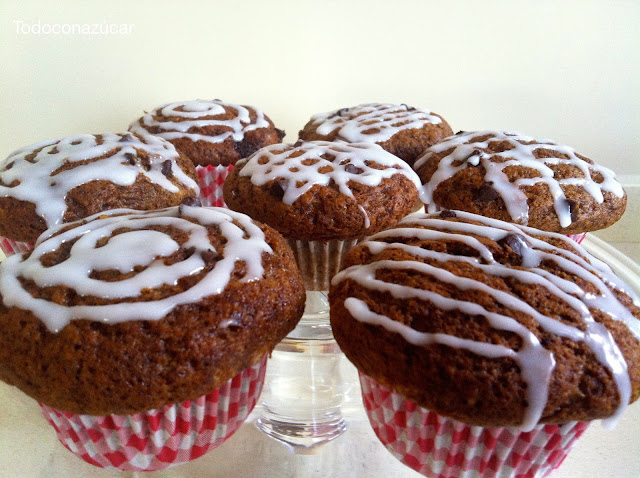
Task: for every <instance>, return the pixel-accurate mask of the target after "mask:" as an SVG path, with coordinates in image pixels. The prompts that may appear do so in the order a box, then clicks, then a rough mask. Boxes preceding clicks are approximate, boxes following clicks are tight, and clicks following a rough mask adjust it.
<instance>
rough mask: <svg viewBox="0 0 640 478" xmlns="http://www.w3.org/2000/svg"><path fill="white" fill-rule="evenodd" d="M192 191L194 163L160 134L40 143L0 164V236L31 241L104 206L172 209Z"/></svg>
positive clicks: (194, 186)
mask: <svg viewBox="0 0 640 478" xmlns="http://www.w3.org/2000/svg"><path fill="white" fill-rule="evenodd" d="M198 193H199V190H198V185H197V183H196V172H195V168H194V166H193V164H192V163H191V162H190V161H189V159H187V157H186V156H184V155H182V154H180V153H178V152H177V151H176V149H175V148H174V147H173V145H172V144H171V143H169V142H168V141H165V140H163V139H161V138H157V137H155V136H150V135H145V136H140V135H137V134H131V133H125V134H115V133H104V134H96V135H93V134H83V135H77V136H70V137H66V138H62V139H56V140H51V141H43V142H41V143H37V144H34V145H31V146H28V147H25V148H22V149H20V150H18V151H15V152H14V153H12V154H11V155H9V157H8V158H7V159H5V160H4V162H2V164H1V165H0V235H3V236H5V237H7V238H8V239H11V240H12V241H22V242H26V243H32V242H34V241H35V240H36V239H37V238H38V236H39V235H40V234H42V233H43V232H44V231H45V230H46V229H47V228H49V227H52V226H55V225H58V224H61V223H65V222H71V221H75V220H77V219H80V218H83V217H87V216H90V215H92V214H95V213H98V212H101V211H105V210H108V209H116V208H131V209H140V210H148V209H158V208H164V207H168V206H175V205H178V204H180V203H181V202H182V201H184V200H185V199H188V198H195V197H196V196H197V195H198Z"/></svg>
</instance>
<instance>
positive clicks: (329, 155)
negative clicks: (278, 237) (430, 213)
mask: <svg viewBox="0 0 640 478" xmlns="http://www.w3.org/2000/svg"><path fill="white" fill-rule="evenodd" d="M305 163H306V164H305ZM369 163H376V164H377V165H379V166H384V168H383V169H377V168H374V167H371V166H369ZM237 166H238V167H239V168H240V169H239V171H240V172H239V175H240V176H249V177H250V179H251V183H252V184H254V185H256V186H262V185H264V184H266V183H268V182H269V181H274V180H277V181H279V184H280V185H281V187H282V190H283V191H284V196H283V197H282V202H283V203H285V204H287V205H291V204H293V203H294V202H295V201H296V200H297V199H298V198H299V197H300V196H302V195H303V194H304V193H306V192H307V191H309V190H310V189H311V188H312V187H313V186H315V185H320V186H328V185H329V184H330V183H332V182H333V183H334V184H335V185H336V186H337V187H338V190H339V191H340V192H341V193H342V194H344V195H346V196H348V197H350V198H352V199H355V196H354V195H353V192H352V191H351V188H350V187H349V182H350V181H353V182H356V183H360V184H364V185H366V186H370V187H374V186H378V185H379V184H380V183H381V182H382V180H383V179H385V178H390V177H392V176H394V175H396V174H402V175H403V176H405V177H406V178H408V179H409V180H410V181H411V182H412V183H413V184H415V186H416V188H419V187H420V178H419V177H418V175H417V174H416V173H415V172H414V171H413V170H412V169H411V168H410V167H409V165H407V164H406V163H405V162H404V161H402V160H401V159H399V158H398V157H397V156H394V155H393V154H391V153H388V152H387V151H385V150H384V149H382V148H381V147H380V146H378V145H376V144H371V143H352V144H347V143H333V142H328V141H305V142H299V143H296V144H293V145H291V144H274V145H270V146H267V147H265V148H262V149H261V150H259V151H258V152H256V153H255V154H254V155H252V156H251V157H249V158H248V159H246V160H240V161H239V162H238V164H237ZM320 170H322V172H321V171H320ZM358 207H359V208H360V211H362V214H363V216H364V222H365V227H366V228H369V226H370V224H371V222H370V220H369V215H368V214H367V211H366V210H365V209H364V207H362V205H359V206H358Z"/></svg>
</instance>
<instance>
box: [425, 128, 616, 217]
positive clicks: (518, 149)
mask: <svg viewBox="0 0 640 478" xmlns="http://www.w3.org/2000/svg"><path fill="white" fill-rule="evenodd" d="M481 136H490V137H489V138H488V139H485V140H484V141H475V142H470V141H471V140H472V139H473V138H476V137H481ZM493 142H506V143H508V144H509V145H511V146H512V148H511V149H508V150H505V151H502V152H498V153H491V152H486V151H483V150H482V148H487V147H488V146H489V143H493ZM523 143H531V144H523ZM451 148H454V149H453V151H452V152H451V153H449V154H448V155H447V156H445V157H443V158H442V159H441V160H440V161H439V163H438V168H437V170H436V172H435V173H434V174H433V176H432V177H431V179H430V180H429V181H428V182H427V183H426V184H425V185H424V186H423V188H422V190H421V199H422V201H423V202H424V203H425V204H426V205H427V208H428V209H427V210H428V211H429V212H435V211H436V210H437V208H438V205H437V204H435V203H434V202H433V193H434V192H435V190H436V189H437V188H438V186H439V185H440V183H442V182H443V181H446V180H447V179H449V178H450V177H452V176H453V175H454V174H456V173H457V172H458V171H460V170H462V169H465V168H470V167H477V166H478V165H482V166H483V167H484V169H485V181H486V183H488V184H490V185H491V186H492V187H493V188H494V189H495V190H496V191H497V193H498V194H499V195H500V196H501V197H502V199H503V200H504V203H505V206H506V208H507V211H508V212H509V214H510V216H511V218H512V219H513V221H514V222H516V223H519V224H524V225H526V224H527V223H528V221H529V207H528V204H527V196H526V194H525V193H524V192H523V191H522V189H521V188H522V187H524V186H532V185H534V184H537V183H545V184H546V185H547V186H548V187H549V190H550V192H551V194H552V196H553V199H554V209H555V211H556V214H557V216H558V219H559V221H560V225H561V226H562V227H567V226H569V225H570V224H571V222H572V219H571V209H570V204H569V202H568V201H567V197H566V196H565V193H564V191H563V189H562V186H569V185H571V186H578V187H581V188H583V189H584V190H585V191H586V192H587V193H589V194H590V195H591V196H592V197H593V198H594V199H595V200H596V202H597V203H602V202H603V201H604V196H603V191H608V192H610V193H612V194H613V195H614V196H616V197H619V198H621V197H623V196H624V190H623V189H622V186H620V183H618V182H617V181H616V179H615V174H614V173H613V171H611V170H610V169H608V168H606V167H604V166H599V165H596V164H590V163H588V162H587V161H584V160H583V159H580V158H579V157H578V156H577V155H576V152H575V150H574V149H573V148H570V147H569V146H564V145H558V144H556V143H554V142H553V141H551V140H547V139H543V140H538V139H535V138H531V137H529V136H525V135H522V134H520V133H516V132H507V131H494V130H488V131H479V132H470V133H464V134H459V135H455V136H451V137H450V138H449V139H446V140H445V141H443V142H441V143H438V144H435V145H433V146H432V147H430V148H429V149H428V150H427V152H426V153H425V154H424V155H423V156H422V157H421V158H420V159H418V160H417V161H416V163H415V165H414V169H416V170H418V169H419V168H420V167H421V166H422V165H423V164H425V163H426V162H427V161H428V160H429V158H430V157H431V156H432V155H434V154H437V153H441V152H443V151H446V150H448V149H451ZM536 149H545V150H546V151H555V152H556V153H559V154H563V155H566V156H568V157H569V158H568V159H564V158H560V157H558V156H556V157H550V158H543V159H537V158H536V157H535V156H534V155H533V152H534V151H535V150H536ZM507 158H508V159H507ZM456 163H457V164H456ZM559 164H565V165H571V166H573V167H575V168H578V169H579V170H580V172H581V173H582V175H583V177H575V178H566V179H556V178H555V177H554V171H553V169H552V168H551V167H550V166H554V165H559ZM509 166H525V167H527V168H532V169H535V170H536V171H537V172H538V173H539V176H538V177H531V178H525V177H523V178H519V179H516V180H515V181H513V182H511V181H510V180H509V178H508V177H507V175H506V174H505V172H504V170H505V168H507V167H509ZM594 173H600V174H601V175H602V177H603V178H604V180H603V181H602V182H601V183H597V182H595V181H594V180H593V178H592V175H593V174H594Z"/></svg>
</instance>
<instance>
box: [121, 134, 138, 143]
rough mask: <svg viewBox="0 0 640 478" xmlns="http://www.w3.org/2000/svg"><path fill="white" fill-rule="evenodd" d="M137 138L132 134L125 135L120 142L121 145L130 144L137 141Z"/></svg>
mask: <svg viewBox="0 0 640 478" xmlns="http://www.w3.org/2000/svg"><path fill="white" fill-rule="evenodd" d="M135 139H136V137H135V136H134V135H132V134H131V133H125V134H123V135H122V137H121V138H120V140H119V142H120V143H128V142H131V141H135Z"/></svg>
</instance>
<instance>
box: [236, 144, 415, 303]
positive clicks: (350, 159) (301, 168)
mask: <svg viewBox="0 0 640 478" xmlns="http://www.w3.org/2000/svg"><path fill="white" fill-rule="evenodd" d="M418 186H419V180H418V177H417V175H416V174H415V173H414V172H413V171H412V170H411V168H410V167H409V166H408V165H407V164H406V163H405V162H403V161H402V160H400V159H399V158H397V157H396V156H394V155H392V154H390V153H388V152H386V151H385V150H383V149H382V148H381V147H379V146H377V145H375V144H367V143H355V144H347V143H332V142H327V141H309V142H303V141H299V142H297V143H295V144H276V145H272V146H267V147H265V148H263V149H261V150H259V151H258V152H256V153H255V154H253V155H252V156H251V157H250V158H248V159H246V160H241V161H238V163H237V164H236V168H235V169H234V170H233V171H232V172H231V174H230V175H229V178H228V179H227V181H226V183H225V185H224V198H225V201H226V203H227V205H228V206H229V207H230V208H231V209H233V210H236V211H240V212H243V213H245V214H248V215H249V216H251V217H252V218H254V219H256V220H258V221H262V222H264V223H266V224H268V225H270V226H271V227H273V228H274V229H276V230H277V231H278V232H280V233H281V234H282V235H283V236H284V237H285V238H286V239H287V240H288V241H289V244H290V245H291V246H292V249H293V250H294V253H295V255H296V260H297V262H298V265H299V267H300V269H301V271H302V274H303V277H304V279H305V285H306V287H307V290H327V289H328V287H329V279H330V277H331V276H332V275H333V274H334V273H335V272H336V271H337V269H338V268H339V266H340V262H341V259H342V257H343V255H344V253H345V252H346V251H347V250H348V248H349V247H351V246H352V245H354V244H355V243H356V242H357V241H359V240H360V239H362V238H363V237H365V236H367V235H369V234H373V233H375V232H378V231H381V230H382V229H385V228H387V227H390V226H392V225H394V224H395V223H396V222H398V221H399V220H400V219H401V218H402V217H404V216H405V215H406V214H407V213H408V212H409V211H410V210H411V207H412V206H413V204H414V203H415V201H416V200H417V197H418V196H417V194H418V189H417V188H418ZM390 197H393V201H389V198H390Z"/></svg>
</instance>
